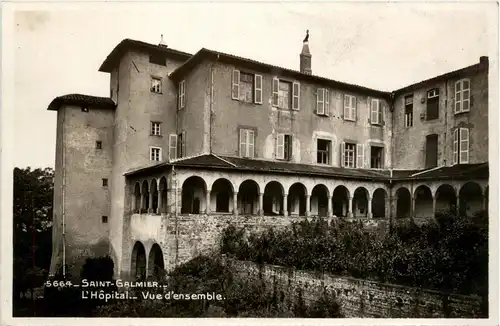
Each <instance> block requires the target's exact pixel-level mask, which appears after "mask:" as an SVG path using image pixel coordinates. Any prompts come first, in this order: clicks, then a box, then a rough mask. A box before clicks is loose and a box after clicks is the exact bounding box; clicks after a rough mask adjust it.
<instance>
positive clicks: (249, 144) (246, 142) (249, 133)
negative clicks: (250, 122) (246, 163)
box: [240, 129, 255, 158]
mask: <svg viewBox="0 0 500 326" xmlns="http://www.w3.org/2000/svg"><path fill="white" fill-rule="evenodd" d="M240 156H241V157H251V158H252V157H254V156H255V132H254V131H253V130H251V129H240Z"/></svg>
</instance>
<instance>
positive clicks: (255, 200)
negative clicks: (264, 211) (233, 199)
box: [238, 179, 260, 215]
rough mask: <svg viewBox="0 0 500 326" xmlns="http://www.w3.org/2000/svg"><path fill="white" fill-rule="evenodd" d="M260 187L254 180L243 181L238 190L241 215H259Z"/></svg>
mask: <svg viewBox="0 0 500 326" xmlns="http://www.w3.org/2000/svg"><path fill="white" fill-rule="evenodd" d="M259 193H260V187H259V184H258V183H257V182H255V181H254V180H252V179H247V180H245V181H243V182H242V183H241V184H240V186H239V188H238V210H239V213H240V214H247V215H255V214H258V213H259Z"/></svg>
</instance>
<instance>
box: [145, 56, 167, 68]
mask: <svg viewBox="0 0 500 326" xmlns="http://www.w3.org/2000/svg"><path fill="white" fill-rule="evenodd" d="M149 63H153V64H155V65H160V66H166V65H167V60H166V59H165V57H164V56H162V55H161V54H150V55H149Z"/></svg>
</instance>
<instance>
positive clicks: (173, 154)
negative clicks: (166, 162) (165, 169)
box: [168, 134, 177, 160]
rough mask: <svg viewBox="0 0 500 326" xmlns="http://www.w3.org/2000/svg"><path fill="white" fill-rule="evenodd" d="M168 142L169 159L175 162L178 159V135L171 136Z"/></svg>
mask: <svg viewBox="0 0 500 326" xmlns="http://www.w3.org/2000/svg"><path fill="white" fill-rule="evenodd" d="M168 142H169V144H168V157H169V159H170V160H174V159H176V158H177V135H174V134H171V135H170V136H169V139H168Z"/></svg>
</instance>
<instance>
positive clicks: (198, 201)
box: [181, 176, 207, 214]
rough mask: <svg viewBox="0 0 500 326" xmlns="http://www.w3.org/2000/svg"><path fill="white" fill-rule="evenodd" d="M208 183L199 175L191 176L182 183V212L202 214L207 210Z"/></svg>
mask: <svg viewBox="0 0 500 326" xmlns="http://www.w3.org/2000/svg"><path fill="white" fill-rule="evenodd" d="M206 193H207V184H206V182H205V180H204V179H203V178H201V177H199V176H191V177H189V178H187V179H186V180H184V182H183V183H182V201H181V213H182V214H200V213H202V212H203V211H205V210H206V207H207V206H206V204H207V203H206V198H207V196H206Z"/></svg>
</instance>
